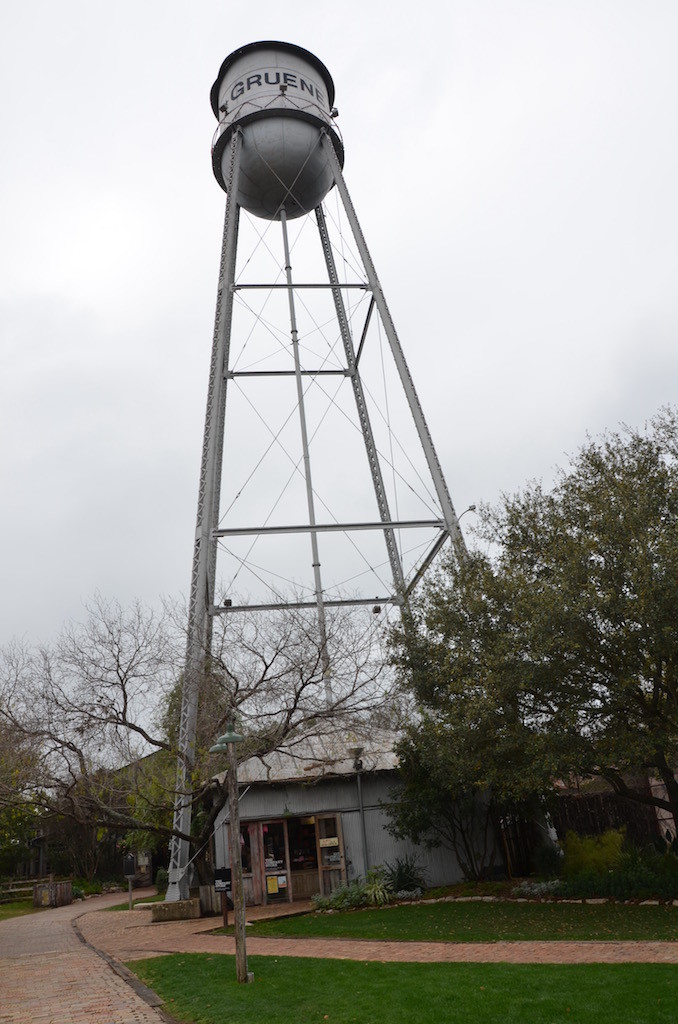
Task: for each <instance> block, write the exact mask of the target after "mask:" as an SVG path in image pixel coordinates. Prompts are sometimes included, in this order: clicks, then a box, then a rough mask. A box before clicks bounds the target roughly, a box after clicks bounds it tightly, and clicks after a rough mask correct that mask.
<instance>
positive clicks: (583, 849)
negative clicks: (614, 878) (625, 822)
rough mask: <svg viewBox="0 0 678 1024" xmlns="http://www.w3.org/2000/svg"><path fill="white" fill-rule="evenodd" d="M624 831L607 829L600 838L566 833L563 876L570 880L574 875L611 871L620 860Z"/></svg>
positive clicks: (621, 829)
mask: <svg viewBox="0 0 678 1024" xmlns="http://www.w3.org/2000/svg"><path fill="white" fill-rule="evenodd" d="M624 833H625V829H623V828H620V829H609V830H608V831H607V832H604V833H603V835H602V836H592V837H587V836H578V835H577V833H576V832H568V833H567V834H566V836H565V841H564V843H563V848H564V851H565V859H564V861H563V874H564V875H565V878H567V879H570V878H573V877H574V876H575V875H583V874H586V875H589V874H593V875H595V874H600V873H602V872H606V871H611V870H612V869H613V868H614V867H615V866H616V865H617V864H618V863H619V860H620V858H621V853H622V844H623V842H624Z"/></svg>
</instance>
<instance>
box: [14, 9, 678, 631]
mask: <svg viewBox="0 0 678 1024" xmlns="http://www.w3.org/2000/svg"><path fill="white" fill-rule="evenodd" d="M257 39H284V40H287V41H290V42H294V43H298V44H299V45H301V46H304V47H306V48H308V49H310V50H311V51H313V52H314V53H316V54H317V55H318V56H319V57H320V59H321V60H322V61H323V62H324V63H325V64H326V65H327V67H328V68H329V70H330V72H331V74H332V76H333V78H334V82H335V86H336V105H337V107H338V108H339V111H340V118H339V125H340V128H341V131H342V133H343V138H344V144H345V147H346V164H345V175H346V180H347V183H348V186H349V189H350V190H351V193H352V196H353V200H354V202H355V205H356V208H357V211H358V215H359V217H360V220H361V223H362V226H363V230H364V232H365V234H366V237H367V240H368V243H369V245H370V248H371V250H372V255H373V257H374V260H375V263H376V266H377V270H378V272H379V275H380V278H381V281H382V284H383V286H384V289H385V292H386V295H387V298H388V300H389V303H390V306H391V310H392V313H393V316H394V319H395V321H396V324H397V327H398V330H399V334H400V337H401V341H402V343H403V346H404V349H405V352H406V355H407V358H408V361H409V363H410V368H411V370H412V373H413V376H414V380H415V382H416V385H417V389H418V391H419V394H420V398H421V401H422V404H423V407H424V410H425V413H426V416H427V419H428V421H429V425H430V428H431V432H432V435H433V438H434V442H435V444H436V446H437V449H438V453H439V456H440V460H441V462H442V465H443V469H444V472H445V475H446V477H447V482H448V486H449V489H450V492H451V494H452V498H453V500H454V502H455V505H456V507H457V510H458V511H462V510H463V509H464V508H466V507H467V506H468V505H470V504H471V503H474V502H478V501H481V500H484V501H490V502H491V501H494V500H495V499H496V498H497V497H498V495H499V494H500V493H501V492H502V491H513V490H516V489H518V488H520V487H521V486H522V485H523V484H524V482H525V481H526V480H527V479H529V478H542V479H544V480H545V481H546V482H548V481H549V480H550V479H551V476H552V473H553V470H554V468H555V467H556V466H558V465H564V464H565V463H566V455H567V453H568V452H573V451H575V450H576V448H577V447H578V446H579V445H580V444H581V443H582V441H583V440H584V439H585V435H586V432H587V431H589V432H591V433H597V432H599V431H601V430H602V429H604V428H606V427H615V426H616V425H617V424H618V423H619V422H620V421H625V422H627V423H629V424H632V425H641V424H642V423H643V422H644V421H645V420H646V419H647V418H648V417H650V416H651V415H652V414H653V413H654V412H656V410H657V409H658V408H659V407H660V406H662V405H663V404H665V403H668V402H673V401H675V399H676V392H677V387H676V380H677V375H676V371H677V369H678V347H677V346H676V340H677V333H678V291H677V288H676V281H677V270H678V198H677V195H678V191H677V188H676V182H677V181H678V140H677V137H676V135H677V127H676V126H677V118H676V111H677V109H678V102H677V101H678V61H677V60H676V52H678V4H676V3H675V0H666V2H664V0H608V2H606V0H581V2H579V0H505V2H499V0H494V2H492V0H448V2H447V3H445V4H442V3H433V2H430V0H423V2H421V3H419V4H417V5H412V4H405V3H403V2H400V0H389V2H382V0H377V2H374V0H372V2H370V3H369V4H366V3H364V2H360V3H358V2H357V0H346V2H344V3H343V4H341V5H339V6H336V5H335V6H330V5H322V4H319V3H317V2H314V3H307V2H297V3H295V4H294V5H293V6H292V7H290V5H281V4H279V3H273V2H271V0H261V2H259V3H257V4H256V5H254V4H252V5H233V4H227V3H225V2H221V3H216V2H213V0H203V2H194V3H192V4H190V5H189V4H187V3H179V2H176V0H163V2H162V3H160V2H155V0H135V2H134V3H132V2H128V0H119V2H118V3H116V4H113V5H111V4H104V3H102V2H99V0H82V2H77V0H62V2H61V3H59V4H56V3H53V2H51V0H50V2H46V0H36V2H33V3H31V4H19V3H7V4H5V5H4V7H3V13H2V23H1V24H0V55H1V59H0V83H1V88H2V96H3V100H4V102H3V105H2V114H1V117H2V152H3V156H2V161H1V163H0V174H1V176H2V188H1V192H0V211H1V214H0V217H1V223H0V231H1V238H2V243H1V260H2V263H1V267H0V328H1V332H2V334H1V338H2V375H1V377H0V424H1V428H0V429H1V433H2V453H1V459H2V463H1V474H2V475H1V479H2V494H3V499H2V505H1V511H0V515H1V521H0V566H1V574H2V575H1V579H2V587H1V588H0V642H4V641H6V640H8V639H9V638H10V637H11V636H12V635H20V636H21V635H26V636H28V637H31V638H48V637H49V636H50V635H51V634H53V633H54V632H55V631H56V630H57V629H58V628H59V627H60V625H61V623H62V622H63V620H64V619H68V618H73V617H74V618H78V617H79V616H80V615H81V614H82V606H83V603H84V602H85V601H86V600H87V599H88V597H90V596H91V595H92V594H93V593H94V591H96V590H99V591H100V592H101V593H102V594H103V595H105V596H106V597H111V598H118V599H119V600H120V601H122V602H123V603H126V602H128V601H129V600H131V599H132V598H133V597H139V598H141V599H142V600H144V601H145V602H149V603H153V602H155V601H157V600H158V599H159V596H160V595H163V594H165V595H173V596H180V595H181V594H185V593H186V592H187V589H188V581H189V575H190V561H191V553H192V539H193V531H194V522H195V503H196V493H197V480H198V470H199V458H200V448H201V440H202V425H203V417H204V405H205V393H206V385H207V370H208V363H209V350H210V345H211V335H212V319H213V311H214V296H215V287H216V276H217V267H218V256H219V247H220V241H221V226H222V219H223V207H224V195H223V193H222V192H221V190H220V189H219V187H218V186H217V184H216V182H215V180H214V178H213V176H212V171H211V164H210V156H209V150H210V142H211V138H212V134H213V132H214V129H215V127H216V123H215V121H214V118H213V115H212V111H211V109H210V105H209V90H210V87H211V85H212V82H213V81H214V78H215V76H216V73H217V71H218V69H219V66H220V64H221V62H222V60H223V59H224V57H225V56H226V55H227V54H228V53H230V52H231V51H232V50H233V49H235V48H237V47H238V46H241V45H243V44H245V43H247V42H251V41H254V40H257ZM468 519H469V517H467V518H466V520H465V521H464V522H465V523H467V522H468Z"/></svg>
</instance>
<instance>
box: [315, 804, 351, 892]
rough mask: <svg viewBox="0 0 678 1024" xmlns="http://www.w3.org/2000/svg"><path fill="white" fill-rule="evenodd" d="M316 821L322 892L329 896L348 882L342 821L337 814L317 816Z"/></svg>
mask: <svg viewBox="0 0 678 1024" xmlns="http://www.w3.org/2000/svg"><path fill="white" fill-rule="evenodd" d="M316 821H317V825H316V835H317V843H318V863H319V865H320V891H321V893H322V895H323V896H329V895H330V893H331V892H333V891H334V890H335V889H338V888H339V886H340V885H342V884H343V883H344V882H345V881H346V864H345V861H344V843H343V840H342V836H341V819H340V818H339V815H337V814H323V815H317V818H316Z"/></svg>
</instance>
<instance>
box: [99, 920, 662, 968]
mask: <svg viewBox="0 0 678 1024" xmlns="http://www.w3.org/2000/svg"><path fill="white" fill-rule="evenodd" d="M256 909H257V908H252V911H253V912H250V911H248V919H249V920H251V919H253V918H254V917H257V916H260V915H258V914H257V913H256ZM278 913H280V911H278ZM261 916H263V915H261ZM110 918H111V915H110V914H101V913H95V914H88V915H87V916H86V917H84V918H81V920H80V922H79V926H80V928H81V929H82V933H83V935H84V937H85V938H86V939H87V941H88V942H91V943H92V945H94V946H96V947H97V948H99V949H104V950H105V951H106V952H107V953H108V954H110V955H111V956H113V957H116V958H117V959H119V960H141V959H145V958H147V957H153V956H162V955H163V954H165V953H234V952H235V946H234V941H233V939H232V938H231V937H230V936H227V935H212V934H210V932H212V931H213V930H214V928H215V927H218V921H216V920H215V919H214V918H212V919H209V918H204V919H201V920H199V921H173V922H165V923H162V924H151V922H150V913H148V912H147V911H142V910H134V911H132V913H131V914H130V913H129V912H127V913H122V912H121V913H118V914H116V915H115V922H114V923H113V926H112V923H111V921H110ZM247 952H248V954H251V955H254V954H257V955H259V956H299V957H320V958H331V959H337V960H381V961H386V960H389V961H401V962H409V963H432V962H440V963H471V962H475V963H500V962H503V963H515V964H527V963H531V964H535V963H541V964H546V963H557V964H575V963H579V964H581V963H603V964H604V963H608V964H611V963H673V964H678V942H482V943H481V942H474V943H463V942H373V941H371V940H365V939H364V940H351V939H301V938H294V939H282V938H273V937H271V938H254V937H253V936H248V938H247Z"/></svg>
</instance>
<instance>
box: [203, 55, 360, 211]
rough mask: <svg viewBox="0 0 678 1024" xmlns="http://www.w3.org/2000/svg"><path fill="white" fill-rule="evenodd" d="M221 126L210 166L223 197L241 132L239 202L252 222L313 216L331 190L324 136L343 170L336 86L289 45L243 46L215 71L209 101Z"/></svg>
mask: <svg viewBox="0 0 678 1024" xmlns="http://www.w3.org/2000/svg"><path fill="white" fill-rule="evenodd" d="M210 98H211V101H212V110H213V111H214V114H215V117H216V118H217V119H218V121H219V127H218V129H217V131H216V134H215V136H214V142H213V146H212V166H213V168H214V174H215V176H216V179H217V181H218V182H219V184H220V185H221V187H222V188H223V189H224V190H225V191H226V188H227V186H226V180H227V177H228V161H229V149H230V147H229V146H228V142H229V140H230V139H231V136H232V135H233V131H234V129H235V128H236V126H238V127H239V128H240V129H241V131H242V153H241V164H240V181H239V188H238V195H237V199H238V202H239V203H240V205H241V206H243V207H244V208H245V209H246V210H249V211H250V213H253V214H255V215H256V216H257V217H263V218H265V219H266V220H278V219H279V218H280V209H281V207H282V206H283V205H284V207H285V213H286V215H287V217H288V218H293V217H300V216H302V214H305V213H308V212H309V211H310V210H313V209H315V207H316V206H318V204H319V203H321V202H322V200H323V199H324V198H325V196H326V195H327V193H328V192H329V190H330V189H331V188H332V186H333V184H334V177H333V174H332V171H331V169H330V167H329V164H328V162H327V157H326V155H325V153H324V152H323V149H322V146H321V143H320V138H321V132H322V131H323V130H325V131H326V132H327V134H328V136H329V138H330V139H331V140H332V143H333V145H334V149H335V151H336V153H337V156H338V157H339V161H340V163H341V165H342V166H343V163H344V149H343V146H342V143H341V138H340V136H339V134H338V132H337V130H336V127H335V124H334V120H333V118H334V117H335V116H336V111H335V110H334V83H333V81H332V77H331V75H330V73H329V71H328V70H327V68H326V67H325V65H324V64H323V63H322V61H320V60H318V58H317V57H316V56H314V55H313V54H312V53H309V51H308V50H304V49H303V48H302V47H301V46H296V45H294V44H293V43H281V42H270V41H266V42H259V43H249V44H248V45H247V46H241V47H240V49H238V50H235V51H234V52H233V53H232V54H230V56H228V57H227V58H226V60H225V61H224V63H223V64H222V65H221V68H220V70H219V74H218V76H217V80H216V82H215V83H214V85H213V86H212V92H211V94H210Z"/></svg>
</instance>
